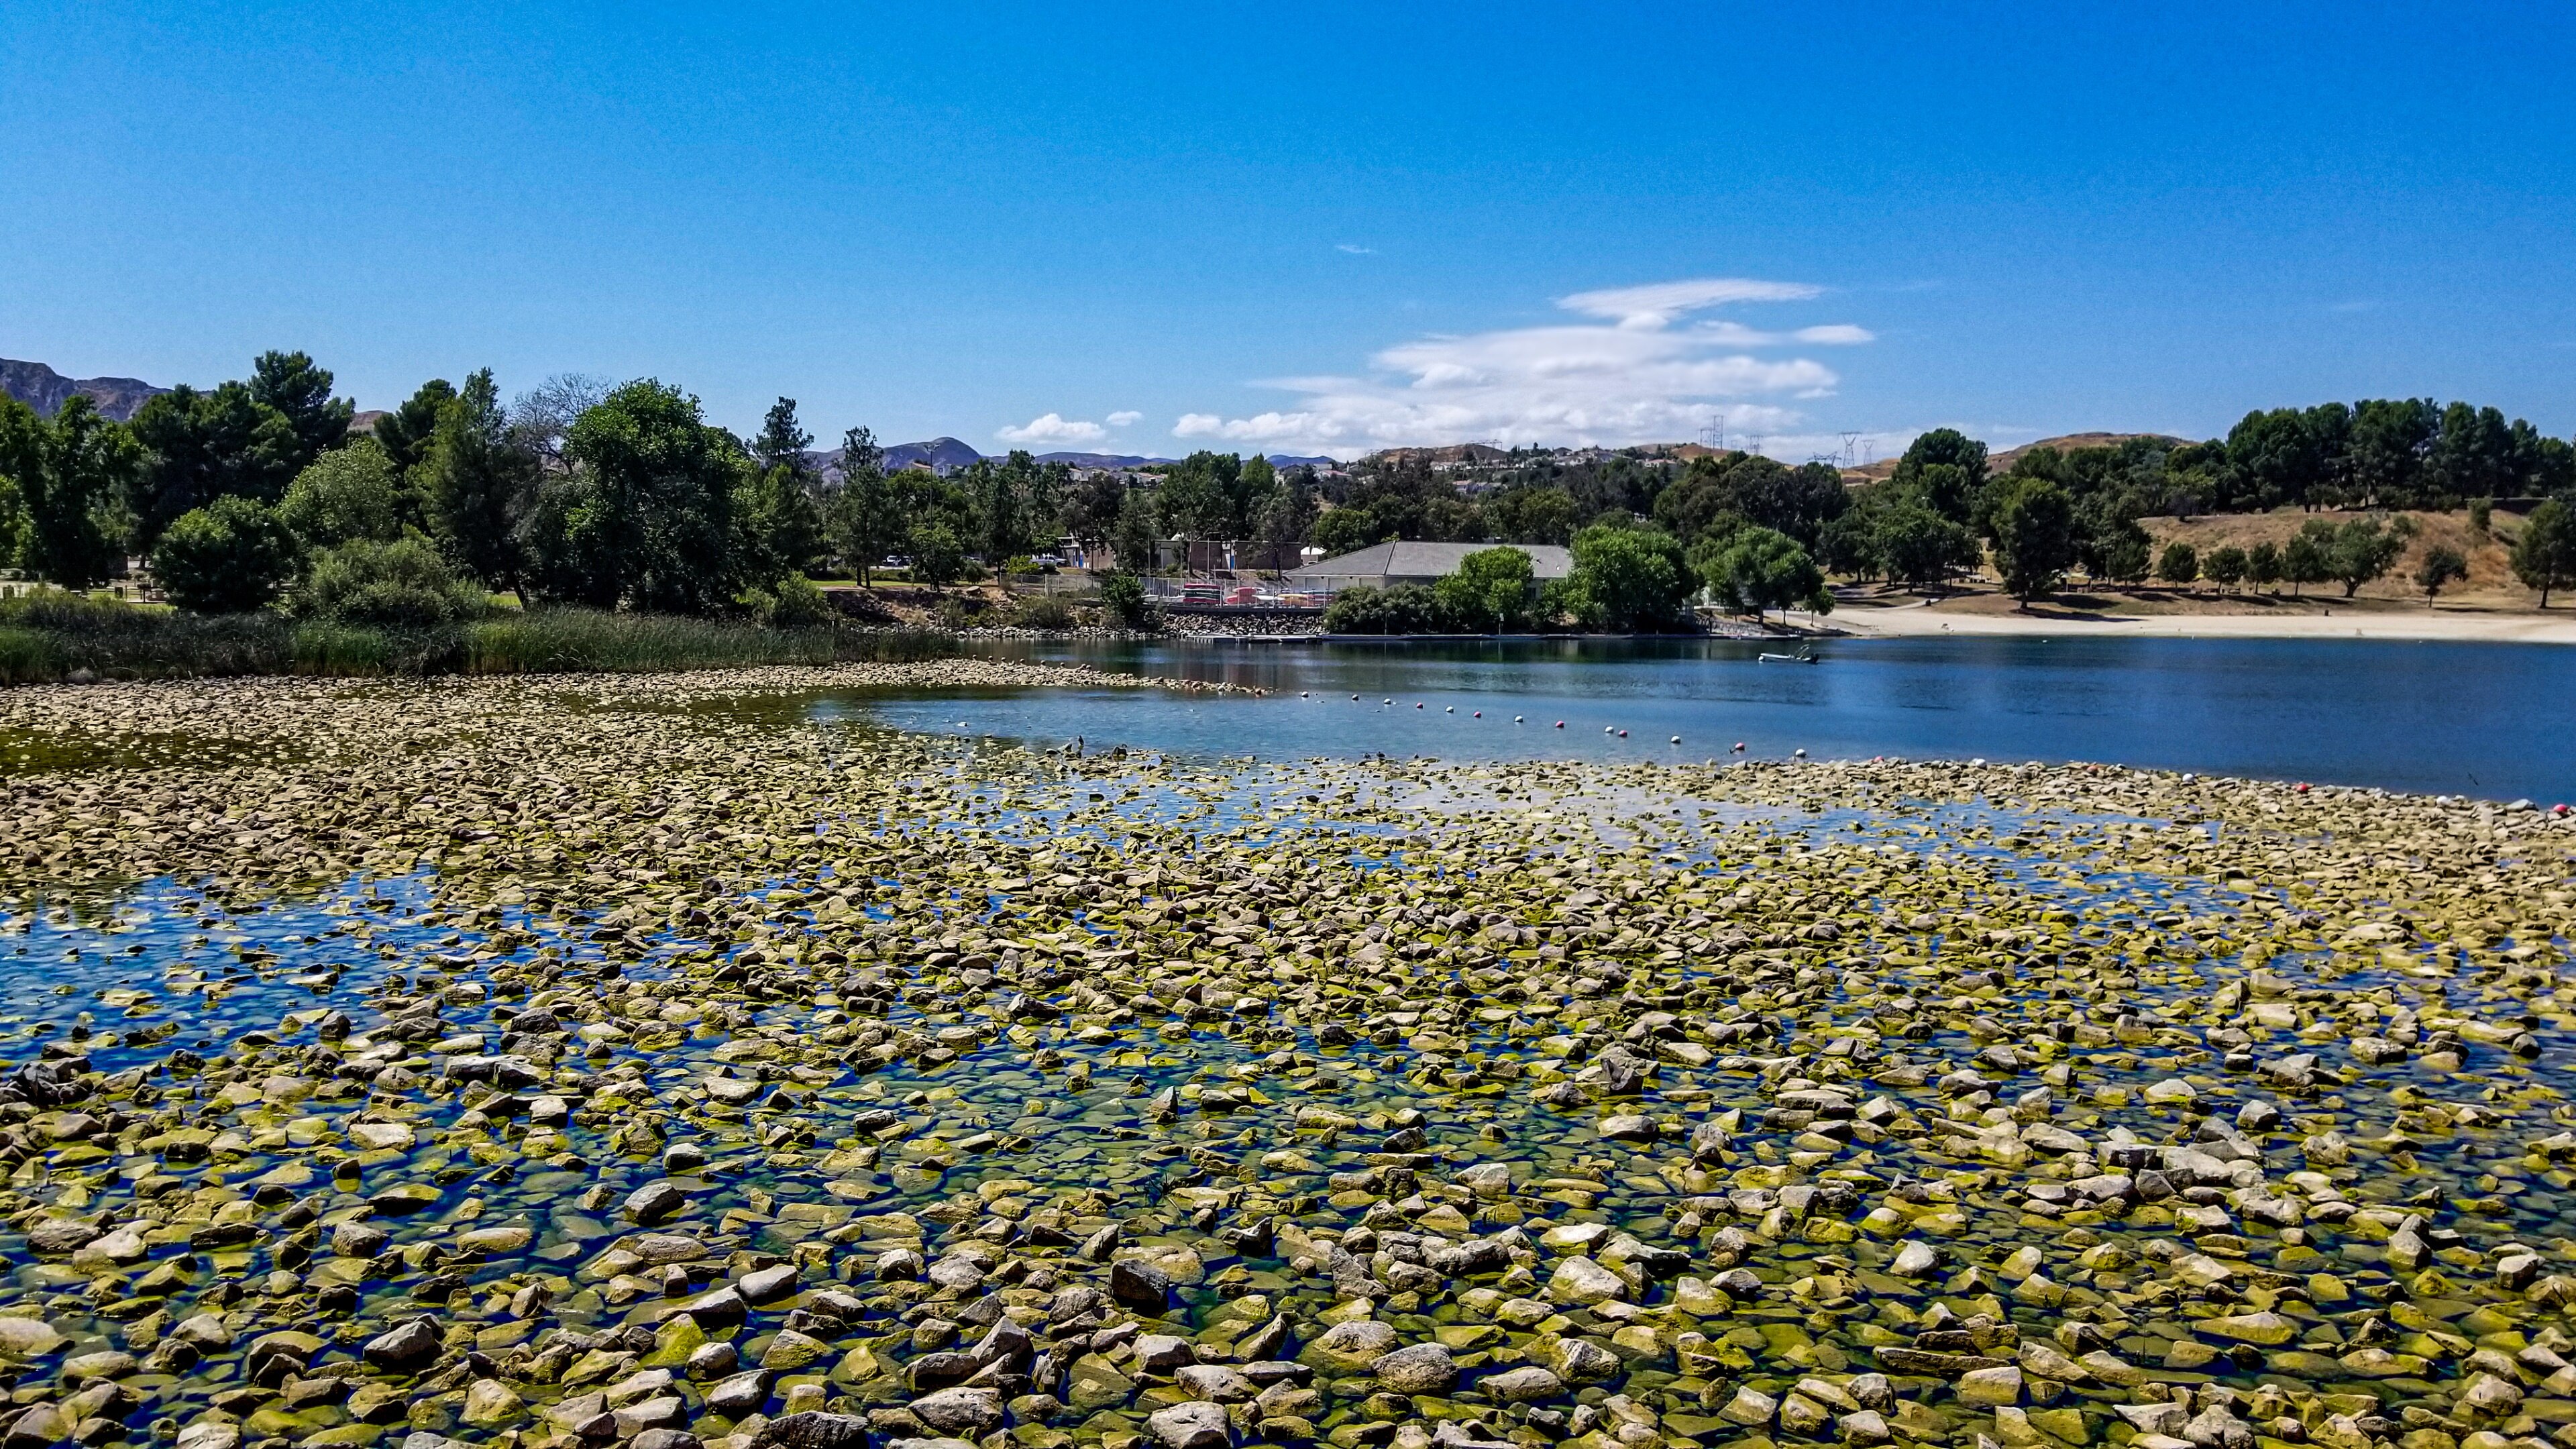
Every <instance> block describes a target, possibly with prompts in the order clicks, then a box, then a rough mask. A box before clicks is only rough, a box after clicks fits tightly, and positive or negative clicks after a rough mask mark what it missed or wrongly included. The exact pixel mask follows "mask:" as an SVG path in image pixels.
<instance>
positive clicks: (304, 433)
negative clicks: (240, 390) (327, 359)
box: [250, 352, 358, 477]
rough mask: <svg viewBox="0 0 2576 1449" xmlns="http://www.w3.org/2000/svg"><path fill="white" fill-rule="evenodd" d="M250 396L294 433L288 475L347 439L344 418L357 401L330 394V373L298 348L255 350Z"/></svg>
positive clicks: (350, 414)
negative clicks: (296, 448) (296, 450)
mask: <svg viewBox="0 0 2576 1449" xmlns="http://www.w3.org/2000/svg"><path fill="white" fill-rule="evenodd" d="M250 395H251V398H252V400H253V401H255V402H257V403H259V404H260V405H261V406H262V407H266V408H271V409H274V410H275V411H276V412H277V413H278V414H279V415H280V416H282V417H284V418H285V419H286V423H287V426H288V427H290V428H292V429H294V431H295V437H296V442H297V444H298V446H299V448H300V449H301V452H300V456H298V457H297V459H296V460H295V467H294V468H293V469H291V470H289V476H290V477H291V476H293V474H295V473H301V472H303V471H304V469H305V467H306V466H307V465H309V464H310V463H311V462H312V461H313V460H314V459H316V458H319V457H321V456H322V455H323V454H324V453H327V452H329V451H331V450H332V449H333V448H337V447H339V446H341V445H342V444H345V443H347V442H348V441H349V420H350V419H351V418H352V417H354V416H356V414H357V410H358V407H357V404H355V403H353V402H351V401H349V400H348V399H347V398H344V397H333V396H331V373H330V371H329V370H328V369H326V368H322V367H317V366H315V365H314V362H313V359H312V358H310V357H307V356H305V355H304V354H303V353H301V352H263V353H261V354H260V355H259V359H258V360H257V361H256V362H253V363H252V364H251V373H250Z"/></svg>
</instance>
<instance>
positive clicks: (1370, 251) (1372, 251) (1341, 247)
mask: <svg viewBox="0 0 2576 1449" xmlns="http://www.w3.org/2000/svg"><path fill="white" fill-rule="evenodd" d="M1333 250H1335V251H1337V252H1348V253H1350V254H1351V255H1352V256H1355V257H1373V256H1376V255H1377V248H1375V247H1363V246H1354V245H1352V244H1351V243H1349V242H1335V243H1333Z"/></svg>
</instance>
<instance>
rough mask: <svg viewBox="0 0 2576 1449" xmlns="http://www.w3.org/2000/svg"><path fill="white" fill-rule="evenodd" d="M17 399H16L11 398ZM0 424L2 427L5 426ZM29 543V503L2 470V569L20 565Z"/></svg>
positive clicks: (0, 525)
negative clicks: (20, 558)
mask: <svg viewBox="0 0 2576 1449" xmlns="http://www.w3.org/2000/svg"><path fill="white" fill-rule="evenodd" d="M11 401H15V399H11ZM5 426H6V425H5V424H0V427H5ZM26 544H27V503H26V498H25V495H23V494H21V493H20V492H19V491H18V480H17V479H15V478H12V477H10V476H9V475H8V473H6V472H5V471H0V569H14V568H17V567H19V566H20V565H19V561H18V560H19V556H20V550H22V549H24V548H25V547H26Z"/></svg>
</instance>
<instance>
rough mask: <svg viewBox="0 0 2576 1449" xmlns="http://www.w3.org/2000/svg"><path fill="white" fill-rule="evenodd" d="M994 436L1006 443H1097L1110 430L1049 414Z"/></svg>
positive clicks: (1002, 429)
mask: <svg viewBox="0 0 2576 1449" xmlns="http://www.w3.org/2000/svg"><path fill="white" fill-rule="evenodd" d="M1131 416H1132V415H1131ZM1114 420H1115V419H1113V421H1114ZM993 434H994V436H995V437H998V438H1000V439H1001V440H1002V441H1003V442H1006V443H1096V442H1099V441H1100V440H1101V439H1102V438H1105V437H1107V436H1109V430H1108V429H1107V428H1104V427H1102V426H1100V424H1098V423H1093V422H1085V421H1083V420H1081V419H1079V418H1068V417H1065V416H1063V415H1062V414H1059V413H1047V414H1045V415H1044V416H1041V417H1036V418H1031V419H1030V420H1029V421H1028V422H1027V423H1026V424H1025V425H1023V426H1020V427H1016V428H996V429H994V430H993Z"/></svg>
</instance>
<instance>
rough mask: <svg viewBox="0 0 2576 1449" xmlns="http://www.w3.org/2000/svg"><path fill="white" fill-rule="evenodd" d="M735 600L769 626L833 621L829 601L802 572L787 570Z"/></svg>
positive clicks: (805, 625)
mask: <svg viewBox="0 0 2576 1449" xmlns="http://www.w3.org/2000/svg"><path fill="white" fill-rule="evenodd" d="M734 602H736V603H738V604H741V605H743V606H744V607H745V608H748V609H750V610H751V612H752V617H754V618H756V619H758V620H760V622H762V623H763V624H766V625H768V626H769V627H770V628H772V629H813V628H818V627H820V626H822V625H824V624H828V623H830V622H832V601H831V600H829V599H826V598H824V597H823V591H822V590H821V589H820V588H817V587H815V584H814V581H813V580H812V579H809V578H807V577H805V576H804V575H803V574H789V575H788V576H787V577H785V578H783V579H780V580H779V581H778V583H777V585H776V586H775V587H773V588H766V589H764V588H761V587H760V586H759V585H757V584H755V585H753V586H752V587H750V588H747V589H745V590H743V591H742V592H741V593H740V594H738V595H736V596H735V598H734Z"/></svg>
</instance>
